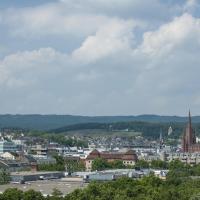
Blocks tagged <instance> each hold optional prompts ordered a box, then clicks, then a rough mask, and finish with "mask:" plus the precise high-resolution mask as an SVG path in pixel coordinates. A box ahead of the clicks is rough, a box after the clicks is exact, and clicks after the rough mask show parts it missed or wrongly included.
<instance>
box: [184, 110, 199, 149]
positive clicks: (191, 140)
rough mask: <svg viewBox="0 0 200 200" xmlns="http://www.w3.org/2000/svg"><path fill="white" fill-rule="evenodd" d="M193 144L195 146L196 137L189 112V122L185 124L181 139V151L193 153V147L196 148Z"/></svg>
mask: <svg viewBox="0 0 200 200" xmlns="http://www.w3.org/2000/svg"><path fill="white" fill-rule="evenodd" d="M195 144H196V136H195V132H194V130H193V128H192V120H191V115H190V111H189V121H188V123H187V126H186V129H185V131H184V134H183V139H182V150H183V151H184V152H193V151H194V149H193V147H194V146H196V145H195ZM198 146H199V145H198Z"/></svg>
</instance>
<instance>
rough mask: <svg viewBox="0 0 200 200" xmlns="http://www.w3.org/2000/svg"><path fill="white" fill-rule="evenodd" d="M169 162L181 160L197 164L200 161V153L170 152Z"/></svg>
mask: <svg viewBox="0 0 200 200" xmlns="http://www.w3.org/2000/svg"><path fill="white" fill-rule="evenodd" d="M167 160H168V161H169V162H171V161H173V160H180V161H181V162H183V163H186V164H190V165H195V164H199V163H200V153H186V152H185V153H170V154H168V156H167Z"/></svg>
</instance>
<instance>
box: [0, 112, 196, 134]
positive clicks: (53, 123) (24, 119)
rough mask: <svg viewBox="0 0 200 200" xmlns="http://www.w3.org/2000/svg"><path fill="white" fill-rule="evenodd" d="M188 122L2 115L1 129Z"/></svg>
mask: <svg viewBox="0 0 200 200" xmlns="http://www.w3.org/2000/svg"><path fill="white" fill-rule="evenodd" d="M132 121H142V122H160V123H163V122H165V123H169V122H186V121H187V117H178V116H159V115H139V116H97V117H88V116H73V115H0V128H5V127H9V128H10V127H18V128H23V129H35V130H50V129H57V128H60V127H65V126H68V125H74V124H83V123H114V122H132ZM192 121H193V122H194V123H197V122H200V116H195V117H193V118H192Z"/></svg>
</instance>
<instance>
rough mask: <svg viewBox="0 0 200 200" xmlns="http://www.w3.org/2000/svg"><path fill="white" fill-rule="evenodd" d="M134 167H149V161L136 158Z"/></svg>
mask: <svg viewBox="0 0 200 200" xmlns="http://www.w3.org/2000/svg"><path fill="white" fill-rule="evenodd" d="M135 168H144V169H145V168H149V162H147V161H146V160H138V161H137V162H136V164H135Z"/></svg>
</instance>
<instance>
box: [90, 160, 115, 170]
mask: <svg viewBox="0 0 200 200" xmlns="http://www.w3.org/2000/svg"><path fill="white" fill-rule="evenodd" d="M109 168H112V167H111V165H110V164H109V163H108V162H107V161H106V160H105V159H103V158H96V159H95V160H94V161H93V162H92V171H96V170H97V171H101V170H105V169H109Z"/></svg>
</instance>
